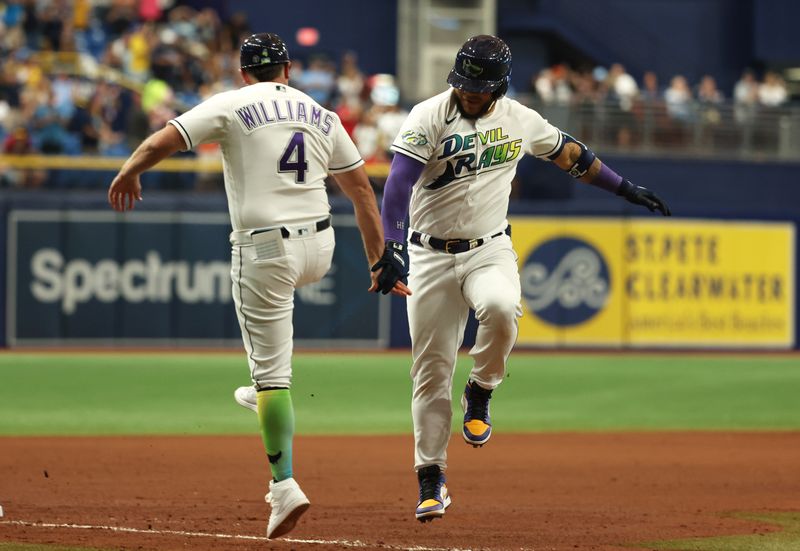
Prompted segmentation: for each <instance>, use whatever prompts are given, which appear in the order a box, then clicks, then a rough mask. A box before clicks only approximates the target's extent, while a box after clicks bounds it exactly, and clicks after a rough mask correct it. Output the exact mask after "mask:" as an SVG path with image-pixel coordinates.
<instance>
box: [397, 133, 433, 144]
mask: <svg viewBox="0 0 800 551" xmlns="http://www.w3.org/2000/svg"><path fill="white" fill-rule="evenodd" d="M401 138H402V139H403V141H404V142H405V143H407V144H411V145H426V144H427V143H428V138H426V137H425V134H422V133H420V132H414V131H413V130H409V131H407V132H403V135H402V136H401Z"/></svg>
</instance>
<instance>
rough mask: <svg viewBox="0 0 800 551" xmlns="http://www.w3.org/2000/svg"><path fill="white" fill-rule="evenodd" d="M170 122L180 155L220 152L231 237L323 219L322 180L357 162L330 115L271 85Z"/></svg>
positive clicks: (211, 102) (219, 99)
mask: <svg viewBox="0 0 800 551" xmlns="http://www.w3.org/2000/svg"><path fill="white" fill-rule="evenodd" d="M169 122H170V123H171V124H172V125H173V126H175V128H177V129H178V131H179V132H180V133H181V135H182V136H183V139H184V141H185V142H186V148H187V149H192V148H194V147H197V146H198V145H199V144H201V143H208V142H219V144H220V146H221V147H222V162H223V170H224V175H225V191H226V193H227V195H228V210H229V211H230V216H231V225H232V227H233V229H234V231H237V230H252V229H257V228H267V227H274V226H279V225H291V224H295V223H301V222H307V221H309V220H314V219H321V218H324V217H325V216H327V215H328V213H329V212H330V205H329V204H328V196H327V193H326V192H325V178H326V176H327V175H328V174H335V173H337V172H347V171H350V170H353V169H355V168H357V167H358V166H360V165H362V164H363V163H364V161H363V160H362V159H361V156H360V155H359V153H358V150H357V149H356V146H355V145H354V144H353V141H352V140H351V139H350V137H349V136H348V135H347V132H346V131H345V130H344V128H342V124H341V121H340V120H339V117H338V116H337V115H336V114H335V113H332V112H331V111H328V110H327V109H324V108H323V107H321V106H320V105H319V104H318V103H317V102H315V101H314V100H313V99H311V98H310V97H309V96H307V95H306V94H304V93H302V92H300V91H299V90H296V89H294V88H292V87H290V86H286V85H284V84H280V83H276V82H261V83H258V84H252V85H250V86H245V87H244V88H240V89H238V90H232V91H228V92H222V93H220V94H217V95H215V96H212V97H211V98H209V99H208V100H206V101H204V102H203V103H201V104H200V105H198V106H196V107H195V108H193V109H191V110H190V111H187V112H186V113H184V114H183V115H181V116H179V117H176V118H175V119H173V120H171V121H169Z"/></svg>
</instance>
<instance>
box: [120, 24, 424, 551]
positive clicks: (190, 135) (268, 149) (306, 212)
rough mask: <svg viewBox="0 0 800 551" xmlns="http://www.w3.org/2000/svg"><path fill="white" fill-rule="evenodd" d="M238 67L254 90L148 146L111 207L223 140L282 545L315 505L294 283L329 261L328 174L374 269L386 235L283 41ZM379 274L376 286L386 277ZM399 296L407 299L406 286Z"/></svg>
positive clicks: (247, 341)
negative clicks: (307, 469)
mask: <svg viewBox="0 0 800 551" xmlns="http://www.w3.org/2000/svg"><path fill="white" fill-rule="evenodd" d="M240 60H241V67H242V70H241V73H242V78H243V79H244V81H245V83H246V84H247V86H245V87H243V88H240V89H238V90H232V91H228V92H223V93H220V94H217V95H215V96H213V97H211V98H209V99H208V100H206V101H204V102H203V103H201V104H200V105H198V106H197V107H195V108H193V109H191V110H190V111H188V112H186V113H184V114H183V115H181V116H179V117H176V118H175V119H173V120H171V121H169V124H168V125H167V126H166V127H165V128H164V129H162V130H160V131H158V132H156V133H155V134H153V135H152V136H150V137H149V138H148V139H147V140H145V141H144V142H143V143H142V145H141V146H139V148H137V150H136V151H135V152H134V153H133V154H132V155H131V158H130V159H128V161H127V162H126V163H125V165H124V166H123V167H122V169H121V170H120V173H119V174H118V175H117V176H116V178H115V179H114V181H113V182H112V184H111V187H110V189H109V192H108V198H109V202H110V203H111V205H112V206H113V208H114V209H115V210H118V211H124V210H129V209H132V208H133V206H134V200H141V185H140V183H139V175H140V174H141V173H142V172H144V171H145V170H147V169H148V168H150V167H152V166H154V165H155V164H156V163H157V162H158V161H160V160H162V159H164V158H166V157H167V156H169V155H171V154H173V153H175V152H177V151H179V150H188V149H192V148H194V147H197V146H198V145H200V144H203V143H207V142H218V143H219V144H220V145H221V148H222V156H223V167H224V176H225V191H226V193H227V197H228V209H229V212H230V217H231V226H232V229H233V231H232V232H231V235H230V241H231V244H232V248H231V278H232V280H233V298H234V303H235V306H236V314H237V316H238V319H239V325H240V327H241V330H242V339H243V341H244V347H245V350H246V352H247V359H248V363H249V366H250V375H251V378H252V380H253V384H254V387H253V388H254V389H255V390H256V391H257V412H258V417H259V424H260V428H261V435H262V439H263V441H264V447H265V449H266V453H267V457H268V459H269V464H270V470H271V473H272V480H271V481H270V484H269V486H270V492H269V494H268V495H267V498H266V499H267V501H268V502H269V503H270V505H271V513H270V518H269V523H268V526H267V537H269V538H277V537H280V536H282V535H284V534H286V533H287V532H289V531H290V530H291V529H292V528H294V526H295V524H296V523H297V520H298V518H299V517H300V516H301V515H302V514H303V513H304V512H305V511H306V509H307V508H308V506H309V501H308V498H307V497H306V495H305V494H304V493H303V491H302V490H301V489H300V487H299V486H298V484H297V482H296V481H295V479H294V477H293V472H292V439H293V434H294V410H293V407H292V401H291V394H290V391H289V387H290V385H291V379H292V366H291V357H292V310H293V307H294V290H295V288H297V287H301V286H303V285H307V284H309V283H313V282H316V281H319V280H320V279H321V278H322V277H323V276H324V275H325V273H326V272H327V271H328V269H329V268H330V265H331V258H332V256H333V248H334V232H333V228H331V224H330V206H329V204H328V198H327V194H326V191H325V182H324V180H325V178H326V177H327V175H328V174H333V175H334V177H335V178H336V181H337V182H338V184H339V186H340V187H341V189H342V191H343V192H344V193H345V194H346V195H347V196H348V197H349V198H350V200H351V201H352V202H353V206H354V209H355V214H356V220H357V223H358V226H359V228H360V230H361V233H362V236H363V239H364V245H365V250H366V255H367V259H368V261H369V262H370V265H373V264H374V263H376V262H377V261H378V259H379V258H380V257H381V254H382V252H383V249H384V240H383V231H382V229H381V222H380V215H379V214H378V209H377V202H376V200H375V195H374V193H373V191H372V188H371V186H370V183H369V180H368V178H367V175H366V172H365V171H364V168H363V164H364V161H363V160H362V159H361V157H360V155H359V153H358V151H357V150H356V147H355V145H354V144H353V142H352V140H351V139H350V138H349V137H348V135H347V133H346V132H345V130H344V129H343V128H342V125H341V122H340V121H339V118H338V117H337V116H336V114H335V113H332V112H330V111H328V110H327V109H324V108H322V107H321V106H320V105H319V104H317V103H316V102H315V101H314V100H312V99H311V98H310V97H309V96H307V95H305V94H303V93H302V92H300V91H298V90H296V89H294V88H292V87H290V86H289V85H288V79H289V68H290V66H291V62H290V60H289V54H288V52H287V50H286V45H285V44H284V42H283V40H281V38H280V37H278V36H277V35H275V34H271V33H262V34H256V35H253V36H251V37H250V38H248V39H247V40H246V41H245V42H244V43H243V45H242V47H241V52H240ZM371 274H372V280H373V284H372V287H371V289H374V288H376V287H377V282H376V278H377V277H378V276H379V272H375V271H373V272H371ZM392 291H393V292H395V293H396V294H401V295H405V294H408V288H407V287H406V286H405V285H404V284H403V283H402V282H399V283H398V285H396V286H394V287H393V289H392Z"/></svg>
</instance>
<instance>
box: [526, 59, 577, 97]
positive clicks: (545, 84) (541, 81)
mask: <svg viewBox="0 0 800 551" xmlns="http://www.w3.org/2000/svg"><path fill="white" fill-rule="evenodd" d="M567 73H568V69H567V67H566V66H565V65H554V66H553V67H551V68H549V69H542V70H541V71H539V74H538V76H537V77H536V78H535V79H534V82H533V89H534V91H535V92H536V94H537V95H538V96H539V99H540V100H541V101H542V102H543V103H545V104H551V103H555V104H560V105H566V104H568V103H569V102H570V99H571V98H572V88H571V87H570V85H569V82H568V80H567Z"/></svg>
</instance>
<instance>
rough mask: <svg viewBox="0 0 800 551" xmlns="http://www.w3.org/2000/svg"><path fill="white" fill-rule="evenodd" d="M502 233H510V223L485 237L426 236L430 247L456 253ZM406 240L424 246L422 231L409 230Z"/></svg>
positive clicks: (465, 250) (472, 247) (486, 241)
mask: <svg viewBox="0 0 800 551" xmlns="http://www.w3.org/2000/svg"><path fill="white" fill-rule="evenodd" d="M503 234H506V235H511V226H510V225H508V226H506V229H505V230H503V231H500V232H497V233H495V234H492V235H489V236H487V237H479V238H477V239H439V238H437V237H428V240H427V243H428V245H429V246H430V247H431V248H432V249H436V250H437V251H444V252H446V253H450V254H458V253H464V252H467V251H471V250H472V249H475V248H477V247H480V246H481V245H483V244H484V243H488V242H489V241H490V240H492V239H494V238H495V237H500V236H501V235H503ZM408 240H409V241H410V242H411V243H413V244H415V245H419V246H420V247H422V246H424V244H423V242H422V233H420V232H418V231H414V232H411V236H410V237H409V238H408Z"/></svg>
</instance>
